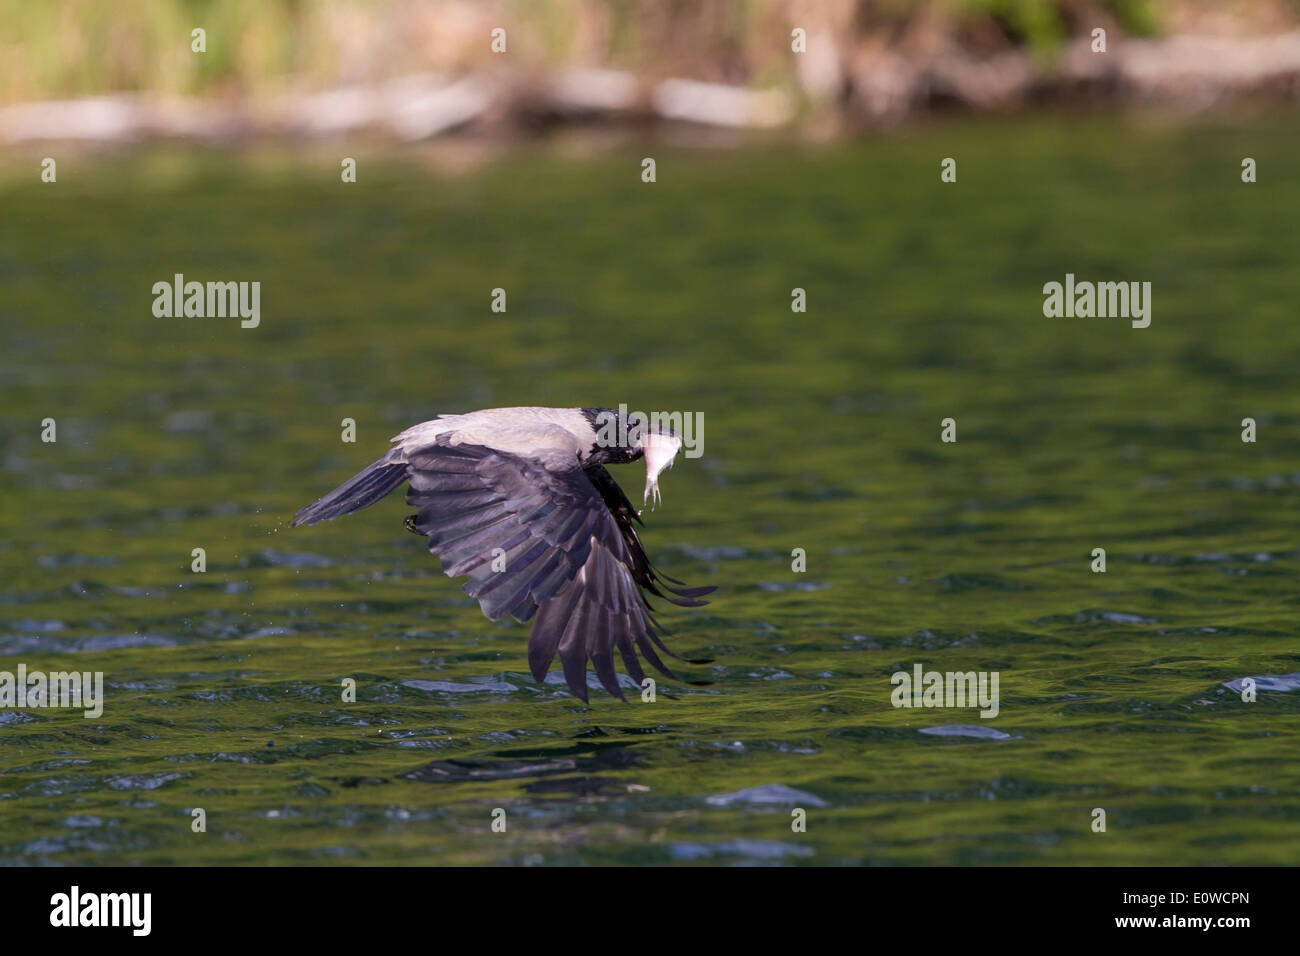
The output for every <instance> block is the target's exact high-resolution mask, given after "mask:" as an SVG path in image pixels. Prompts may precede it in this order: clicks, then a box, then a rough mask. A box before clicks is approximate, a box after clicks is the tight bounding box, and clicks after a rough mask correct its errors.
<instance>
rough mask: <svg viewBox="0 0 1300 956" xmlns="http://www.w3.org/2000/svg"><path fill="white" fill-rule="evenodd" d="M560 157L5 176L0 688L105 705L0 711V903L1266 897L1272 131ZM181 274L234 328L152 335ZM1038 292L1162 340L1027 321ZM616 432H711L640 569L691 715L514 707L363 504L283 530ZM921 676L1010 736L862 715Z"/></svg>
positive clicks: (329, 161)
mask: <svg viewBox="0 0 1300 956" xmlns="http://www.w3.org/2000/svg"><path fill="white" fill-rule="evenodd" d="M339 149H340V150H344V147H342V146H340V147H339ZM573 152H574V150H572V149H551V148H548V147H545V146H539V147H537V148H533V149H527V150H524V151H522V152H520V153H518V154H514V155H511V156H509V157H506V158H503V159H500V160H498V161H495V162H492V163H489V164H487V165H485V166H483V167H481V168H476V169H471V170H468V171H467V170H454V171H452V170H447V169H445V168H444V167H442V166H440V165H439V164H437V163H430V162H425V161H424V160H423V159H421V160H415V159H413V158H411V157H403V156H394V155H391V154H383V153H379V154H376V155H374V156H368V155H366V154H365V153H364V152H362V153H358V148H353V147H348V148H346V150H344V151H343V152H340V153H339V154H338V155H358V158H359V170H360V175H359V181H358V182H357V183H356V184H354V185H343V184H341V183H340V182H338V181H337V171H338V155H335V152H334V151H331V150H330V149H328V148H326V149H320V150H312V151H304V152H302V153H294V154H286V153H279V152H273V153H272V152H264V151H255V152H252V153H248V154H226V153H209V154H195V153H188V152H176V151H173V150H169V149H151V150H144V151H139V152H131V153H125V154H121V155H114V156H96V155H79V154H69V155H68V156H67V157H65V158H62V159H61V160H60V165H59V181H58V183H57V184H55V185H46V184H42V183H40V182H39V179H38V177H37V175H35V174H34V173H33V172H32V170H36V169H38V168H39V166H38V160H39V157H37V158H36V159H34V160H33V161H32V162H30V163H24V162H21V161H20V159H15V160H13V161H11V162H9V163H7V165H6V166H5V167H4V169H3V179H2V180H0V206H2V208H3V209H4V214H3V216H2V217H0V289H3V293H2V295H0V320H2V322H3V328H4V333H5V349H4V354H3V355H0V383H2V385H3V389H4V396H5V400H4V402H3V405H2V406H0V442H2V444H0V459H2V462H3V469H2V470H0V492H2V493H0V514H2V515H3V526H4V532H5V533H4V534H3V536H2V540H0V569H3V572H4V573H3V578H2V579H0V669H9V670H14V669H16V667H17V665H18V664H19V663H23V664H26V666H27V667H28V668H29V669H44V670H65V669H73V668H75V669H77V670H91V671H103V672H104V675H105V681H106V691H107V695H108V699H107V703H106V706H105V709H104V713H103V715H102V717H100V718H98V719H86V718H84V717H82V716H81V715H80V714H74V713H68V712H64V711H52V710H38V709H26V710H17V709H13V710H7V711H0V862H4V863H54V864H74V863H79V864H86V863H89V864H96V863H141V864H171V863H180V864H220V863H257V864H264V863H271V864H275V863H335V862H338V863H409V864H420V863H432V862H437V863H515V864H573V863H587V864H609V863H681V864H701V863H703V864H719V863H721V864H729V863H744V864H800V865H807V864H845V863H848V864H857V863H869V864H937V863H943V864H970V863H1050V864H1139V863H1191V864H1218V863H1242V864H1249V863H1286V862H1293V861H1294V860H1295V859H1296V857H1297V850H1300V769H1298V768H1297V763H1296V760H1295V754H1296V752H1297V731H1298V730H1300V686H1298V683H1300V682H1297V681H1296V680H1295V675H1296V672H1298V671H1300V647H1298V645H1297V640H1296V635H1295V628H1294V619H1295V612H1296V608H1297V596H1296V593H1297V592H1296V588H1295V584H1296V571H1297V569H1298V568H1300V545H1298V544H1297V541H1296V538H1295V533H1294V529H1295V524H1296V515H1297V506H1298V504H1300V446H1298V445H1297V442H1296V435H1297V429H1298V428H1300V395H1298V394H1297V389H1296V388H1295V376H1296V369H1297V368H1300V337H1298V336H1297V333H1296V331H1295V325H1296V313H1295V303H1296V279H1295V277H1296V272H1295V262H1296V260H1297V256H1298V255H1300V238H1298V237H1297V232H1296V230H1295V227H1294V212H1295V210H1296V209H1297V208H1300V181H1297V180H1296V179H1295V178H1294V177H1289V176H1288V175H1287V174H1286V173H1285V172H1284V169H1285V168H1286V164H1288V163H1289V162H1290V159H1291V157H1294V156H1295V155H1297V154H1298V153H1300V130H1297V128H1296V127H1295V124H1294V123H1291V122H1289V121H1288V122H1287V123H1283V124H1279V123H1278V122H1277V120H1276V118H1273V119H1270V120H1269V121H1268V122H1263V121H1261V122H1259V123H1258V124H1243V125H1240V126H1216V127H1213V128H1208V127H1194V128H1188V129H1182V130H1177V129H1163V128H1161V129H1150V128H1147V127H1145V126H1143V125H1142V124H1141V123H1138V122H1119V121H1113V120H1106V121H1100V120H1056V121H1045V120H1023V121H1015V122H1006V123H1000V124H987V123H986V124H984V125H982V126H965V125H947V126H943V127H941V128H936V129H933V130H920V131H915V132H912V133H909V134H906V135H902V136H899V137H897V138H891V139H870V140H866V141H863V142H860V143H857V144H853V145H847V146H838V147H833V148H822V149H810V148H808V149H804V148H793V147H784V148H778V149H764V150H754V151H739V152H711V151H702V150H697V149H692V148H687V147H685V146H678V145H674V144H673V143H671V142H654V143H650V144H646V145H638V146H634V147H628V148H625V149H616V150H614V151H612V152H609V153H604V154H601V155H599V156H596V157H593V158H588V159H575V158H574V156H573ZM644 155H653V156H655V157H656V159H657V162H658V182H657V183H655V184H653V185H647V184H643V183H642V182H641V181H640V158H641V157H642V156H644ZM1247 155H1249V156H1252V157H1254V158H1255V159H1256V160H1257V161H1258V163H1259V168H1260V182H1259V183H1257V184H1255V185H1244V184H1242V183H1241V182H1240V178H1239V169H1240V161H1241V158H1242V157H1243V156H1247ZM946 156H951V157H955V158H956V159H957V160H958V182H957V183H956V184H953V185H944V184H941V183H940V181H939V163H940V160H941V159H942V158H943V157H946ZM176 272H181V273H184V274H185V275H186V276H187V277H189V278H193V279H198V280H200V281H206V280H209V279H212V280H218V279H220V280H249V281H251V280H257V281H260V282H261V283H262V302H261V305H262V320H261V325H260V327H259V328H257V329H241V328H239V326H238V323H237V322H236V321H234V320H222V319H158V318H155V317H154V316H153V315H152V312H151V305H152V301H153V296H152V293H151V288H152V285H153V284H154V283H155V282H157V281H160V280H167V279H170V277H171V276H172V275H173V274H174V273H176ZM1067 272H1073V273H1075V274H1076V275H1078V276H1079V277H1080V278H1091V279H1094V280H1107V279H1110V280H1143V281H1150V282H1152V283H1153V288H1154V308H1153V320H1152V324H1151V327H1150V328H1148V329H1145V330H1136V329H1132V328H1130V327H1129V325H1128V323H1127V322H1126V321H1124V320H1122V319H1045V318H1044V317H1043V315H1042V293H1041V288H1042V285H1043V283H1044V282H1047V281H1052V280H1058V281H1059V280H1062V279H1063V278H1064V275H1065V273H1067ZM795 287H799V288H803V289H805V290H806V292H807V301H808V311H807V312H806V313H803V314H796V313H792V312H791V310H790V301H791V290H792V289H793V288H795ZM495 288H503V289H505V290H506V291H507V296H508V299H507V302H508V311H507V312H506V313H505V314H496V313H493V312H491V311H490V308H489V306H490V302H491V294H492V290H493V289H495ZM619 402H627V403H628V404H629V406H631V407H633V408H643V409H665V410H669V409H674V410H685V411H700V412H702V413H703V414H704V419H705V435H704V438H705V442H704V451H705V454H704V457H703V458H701V459H698V460H688V461H679V462H678V464H677V467H676V468H674V470H672V471H671V472H668V473H667V474H666V475H665V476H664V479H663V491H664V498H665V501H664V507H663V508H661V509H660V510H658V511H656V512H654V513H653V514H652V515H647V519H648V521H647V524H648V526H647V529H646V531H645V534H644V538H645V541H646V544H647V547H648V549H649V551H650V553H651V555H652V557H653V558H654V559H655V560H656V561H658V562H659V563H660V565H661V566H662V568H663V569H664V570H665V571H666V572H667V573H669V574H671V575H673V576H675V577H678V578H682V579H684V580H686V581H688V582H690V583H693V584H696V583H699V584H705V583H707V584H716V585H718V587H719V591H718V593H717V595H716V600H715V601H714V603H713V604H712V605H710V606H709V607H708V608H705V609H703V610H701V611H695V612H677V611H672V612H669V613H666V614H665V623H666V624H668V626H669V627H670V628H671V629H673V630H674V632H675V634H674V636H673V638H672V639H671V643H670V646H672V647H673V648H674V649H675V650H677V651H679V652H680V653H684V654H687V655H689V656H706V657H711V658H713V659H714V661H715V663H713V664H712V665H709V666H704V667H694V668H687V669H686V671H685V673H689V674H690V675H691V677H692V678H694V679H697V680H707V681H710V682H711V683H709V684H707V685H703V686H692V685H690V684H687V683H684V682H681V681H667V680H666V681H663V682H662V683H661V684H660V687H659V689H660V694H659V696H658V699H657V701H656V702H655V703H653V704H643V703H640V702H634V703H629V704H626V705H624V704H619V703H618V702H616V701H613V700H611V699H610V698H609V697H608V696H606V695H604V694H603V693H601V692H599V691H595V692H594V693H593V696H592V703H591V706H590V707H585V706H582V705H581V703H580V702H578V701H577V700H575V699H574V698H573V697H572V696H570V695H569V694H568V693H567V691H566V690H565V688H564V685H563V683H562V681H561V680H560V679H559V677H558V675H556V674H553V675H552V678H551V680H549V681H548V682H547V683H546V684H544V685H539V684H537V683H535V682H534V681H533V680H532V678H531V677H530V676H528V673H527V662H526V656H525V648H526V630H525V628H523V627H522V626H519V625H514V624H500V625H498V624H492V623H490V622H488V621H486V620H485V619H484V618H483V616H482V615H481V613H480V612H479V611H478V609H477V606H476V605H475V604H474V603H473V602H472V601H470V600H469V599H468V598H466V597H465V596H464V595H463V594H462V593H461V592H460V591H459V588H458V586H457V585H456V584H454V583H453V582H451V581H449V580H447V579H446V578H445V577H444V576H443V575H442V574H441V571H440V570H439V567H438V562H437V561H436V559H434V558H432V557H430V556H429V555H428V554H427V553H426V552H425V551H424V548H423V546H422V544H421V542H420V541H419V540H418V539H416V538H415V537H413V536H412V535H410V534H408V533H407V532H406V531H405V530H404V529H403V528H402V518H403V517H404V516H405V515H406V513H407V512H408V510H409V509H407V508H406V506H405V505H404V504H403V503H402V502H401V500H400V499H399V498H398V497H396V496H395V497H394V498H393V499H391V500H387V501H385V502H383V503H381V504H380V505H377V506H376V507H374V508H372V509H371V510H369V511H366V512H363V513H361V514H357V515H353V516H351V517H348V518H345V519H343V520H340V521H336V522H331V523H328V524H325V525H321V526H318V527H314V528H310V529H296V530H293V531H290V530H289V529H288V526H287V519H288V518H289V517H290V516H291V515H292V513H293V512H294V511H295V510H296V509H297V508H298V507H300V506H302V505H303V504H305V503H307V502H309V501H311V500H312V499H314V498H315V497H317V496H318V495H319V494H321V493H323V492H324V491H326V490H328V489H329V488H331V487H333V486H334V485H335V484H337V483H338V482H340V481H341V480H343V479H344V478H346V477H348V476H349V475H350V474H352V472H354V471H355V470H357V469H359V468H360V467H362V466H363V465H365V464H366V463H368V462H369V461H371V460H372V459H374V458H376V457H378V455H379V454H381V453H382V451H383V449H384V447H385V446H386V442H387V439H388V438H389V437H390V436H391V435H393V434H395V433H396V432H397V431H399V430H401V429H402V428H404V427H405V426H407V425H409V424H411V423H413V422H416V421H420V420H423V419H426V418H429V417H431V416H432V415H433V414H435V413H437V412H439V411H463V410H467V409H472V408H478V407H484V406H493V405H509V404H552V405H596V404H603V405H617V404H618V403H619ZM1248 416H1249V417H1253V418H1254V419H1255V420H1256V421H1257V423H1258V432H1259V441H1258V442H1256V443H1254V444H1244V443H1243V442H1242V441H1241V437H1240V433H1241V420H1242V419H1243V418H1245V417H1248ZM47 417H48V418H54V419H55V420H56V421H57V428H58V432H57V434H58V441H57V442H56V443H53V444H47V443H42V442H41V440H40V433H41V426H40V423H41V421H42V419H44V418H47ZM948 417H951V418H954V419H955V420H956V422H957V430H958V441H957V442H956V443H955V444H943V443H941V442H940V441H939V433H940V421H941V420H942V419H944V418H948ZM345 418H351V419H354V420H355V422H356V424H357V442H356V443H355V444H346V443H344V442H342V441H341V440H340V431H341V428H340V422H341V421H342V420H343V419H345ZM616 477H618V478H619V479H620V480H621V481H623V483H624V486H625V487H626V488H627V489H628V490H629V492H630V493H632V494H634V495H637V494H639V491H640V479H641V475H640V472H639V471H638V469H637V467H636V466H632V467H629V468H624V469H619V470H616ZM200 547H201V548H204V549H205V551H206V555H207V571H206V573H203V574H195V573H193V572H192V571H191V570H190V565H191V560H192V558H191V552H192V549H194V548H200ZM1098 547H1103V548H1105V549H1106V552H1107V571H1106V573H1104V574H1094V573H1092V571H1091V570H1090V563H1091V560H1092V559H1091V553H1092V551H1093V549H1094V548H1098ZM795 548H802V549H804V550H805V551H806V554H807V570H806V572H804V573H794V572H792V570H791V552H792V550H793V549H795ZM917 663H920V664H922V665H923V667H924V668H925V669H927V670H932V669H933V670H943V671H948V670H960V671H967V670H976V671H997V672H998V673H999V674H1000V687H1001V697H1002V699H1001V709H1000V713H999V715H998V716H997V718H996V719H993V720H987V721H986V720H981V719H980V718H979V716H978V714H977V713H976V712H975V711H974V710H969V709H966V710H956V709H953V710H928V711H926V710H920V711H918V710H905V709H895V708H894V707H892V706H891V704H890V691H891V690H892V686H891V684H890V675H891V674H892V673H893V672H895V671H897V670H908V671H910V670H911V669H912V667H913V666H914V665H915V664H917ZM1268 675H1271V676H1268ZM684 676H685V674H684ZM1248 676H1254V677H1256V678H1257V679H1259V680H1258V683H1259V688H1260V689H1259V693H1258V700H1257V701H1256V702H1254V703H1243V702H1242V700H1241V697H1240V694H1239V692H1238V689H1239V687H1240V684H1239V683H1238V684H1231V686H1228V685H1229V684H1230V683H1231V682H1234V681H1240V679H1242V678H1244V677H1248ZM1266 676H1268V679H1267V680H1264V679H1262V678H1264V677H1266ZM347 677H350V678H353V679H355V680H356V682H357V687H358V690H357V700H356V702H355V703H344V702H342V701H341V699H340V681H341V680H342V679H343V678H347ZM963 728H966V729H964V730H963ZM972 728H973V729H972ZM196 807H201V808H203V809H204V810H205V811H206V814H207V832H206V833H203V834H199V833H194V832H192V831H191V810H192V809H193V808H196ZM1098 807H1100V808H1104V809H1105V810H1106V812H1107V823H1108V827H1107V832H1106V833H1104V834H1099V833H1094V832H1092V829H1091V824H1092V821H1093V810H1094V808H1098ZM497 808H501V809H504V810H505V811H506V818H507V821H508V828H507V831H506V832H505V833H504V834H502V833H494V832H492V830H491V822H492V814H493V811H494V810H495V809H497ZM793 808H802V809H804V810H805V811H806V812H807V831H806V832H804V833H796V832H792V829H791V811H792V809H793Z"/></svg>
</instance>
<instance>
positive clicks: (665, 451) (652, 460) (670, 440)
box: [641, 432, 682, 506]
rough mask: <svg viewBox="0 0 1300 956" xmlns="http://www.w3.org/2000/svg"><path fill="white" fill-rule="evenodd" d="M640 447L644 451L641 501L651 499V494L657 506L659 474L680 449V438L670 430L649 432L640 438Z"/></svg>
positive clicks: (669, 464)
mask: <svg viewBox="0 0 1300 956" xmlns="http://www.w3.org/2000/svg"><path fill="white" fill-rule="evenodd" d="M641 448H642V450H643V451H644V453H645V494H644V495H643V496H642V503H643V504H644V503H645V502H646V501H649V500H651V496H653V502H654V505H655V506H657V505H658V504H659V502H660V500H661V499H660V495H659V475H660V474H661V473H662V472H663V471H664V470H665V469H667V468H671V467H672V466H673V459H674V458H676V457H677V453H678V452H679V451H681V449H682V440H681V439H680V438H678V437H677V436H676V435H674V434H673V433H672V432H667V433H663V434H656V433H651V434H648V435H646V436H645V437H644V438H643V439H642V440H641Z"/></svg>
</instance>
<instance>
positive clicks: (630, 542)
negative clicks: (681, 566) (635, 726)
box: [406, 443, 714, 701]
mask: <svg viewBox="0 0 1300 956" xmlns="http://www.w3.org/2000/svg"><path fill="white" fill-rule="evenodd" d="M595 471H597V469H593V470H591V471H587V472H584V471H583V469H582V468H581V467H580V466H579V464H578V461H577V458H576V457H568V456H565V455H564V454H563V453H558V452H557V453H556V454H553V455H542V456H539V457H536V458H534V457H531V456H530V457H524V456H519V455H513V454H509V453H506V452H502V451H499V450H495V449H492V448H488V447H485V446H478V445H464V444H462V445H451V444H448V443H438V444H435V445H431V446H429V447H427V448H423V449H420V450H418V451H415V452H413V453H411V454H410V455H409V457H408V473H409V475H410V489H409V490H408V492H407V496H406V500H407V503H408V504H410V505H413V506H414V507H416V508H417V509H418V511H417V512H416V514H414V515H412V516H411V517H410V518H408V519H407V527H408V528H410V529H411V530H412V531H415V532H417V533H419V534H423V535H425V536H427V537H428V539H429V550H430V551H432V552H434V553H435V554H437V555H438V556H439V557H440V558H441V559H442V563H443V570H444V571H445V572H446V573H447V575H448V576H450V577H459V576H461V575H468V576H469V578H470V581H469V583H468V584H466V585H465V588H464V590H465V593H466V594H469V595H470V596H471V597H473V598H475V599H476V600H478V602H479V604H480V605H481V606H482V608H483V613H484V614H486V615H487V616H488V617H489V618H490V619H492V620H500V619H501V618H503V617H505V616H506V615H511V616H513V617H514V618H515V619H516V620H519V621H527V620H529V619H530V618H532V617H533V616H534V615H536V620H535V621H534V624H533V631H532V636H531V637H530V639H529V644H528V662H529V667H530V669H531V670H532V673H533V676H534V677H535V678H536V679H537V680H539V681H540V680H542V679H544V678H545V676H546V672H547V670H548V669H549V668H550V665H551V661H552V660H553V659H554V658H555V655H556V654H557V653H558V654H559V656H560V661H561V664H562V665H563V668H564V676H565V680H566V681H567V682H568V685H569V688H570V689H571V690H572V691H573V693H574V694H575V695H577V696H578V697H580V698H581V699H582V700H584V701H585V700H586V699H587V681H586V666H587V661H588V660H590V661H591V662H592V665H593V666H594V667H595V670H596V675H597V677H598V678H599V679H600V682H601V684H602V686H604V688H605V689H606V690H607V691H609V692H610V693H611V694H613V695H614V696H616V697H619V698H622V697H623V693H622V691H621V690H620V689H619V686H618V676H617V674H616V673H615V671H614V649H615V648H616V647H617V649H618V651H619V653H620V656H621V657H622V658H623V664H624V666H625V667H626V669H627V672H628V673H629V674H630V675H631V676H632V678H633V679H634V680H635V681H636V682H637V683H640V682H641V681H642V680H643V679H644V677H645V675H644V672H643V671H642V670H641V666H640V663H639V661H638V660H637V656H636V650H637V649H639V650H640V651H641V653H642V654H643V655H644V656H645V658H646V660H648V661H649V662H650V663H651V664H652V665H654V666H655V667H656V668H657V669H658V670H659V671H660V672H661V673H663V674H665V675H667V676H669V677H673V676H674V675H673V673H672V672H671V671H670V670H669V669H668V668H667V667H666V666H665V665H664V663H663V661H662V660H661V659H660V658H659V656H658V654H657V653H656V651H655V648H656V647H657V648H658V649H659V650H661V651H663V652H664V653H667V654H670V655H671V652H670V651H668V649H667V648H666V647H664V645H663V642H662V640H661V639H660V637H659V634H660V633H662V628H660V627H659V625H658V623H657V622H656V621H655V620H654V618H653V616H652V615H651V613H650V607H649V605H648V604H647V603H646V600H645V597H644V596H643V595H642V593H641V590H640V587H645V588H647V589H648V590H650V591H651V592H652V593H655V594H658V595H660V596H663V597H668V599H669V600H672V601H674V602H675V603H679V604H683V605H689V606H698V605H700V604H704V603H706V602H703V601H699V600H697V599H698V597H699V596H700V595H701V594H705V593H708V592H710V591H712V590H714V589H713V588H686V589H677V588H671V587H669V586H668V585H667V584H666V583H665V580H668V581H671V580H672V579H664V578H663V577H662V576H660V575H658V574H657V573H656V572H655V570H654V568H653V567H652V566H651V565H650V562H649V560H648V559H647V558H646V555H645V551H644V549H643V548H642V547H641V544H640V541H639V540H638V539H637V536H636V532H635V530H634V529H633V528H632V519H633V518H634V517H635V512H633V511H632V507H631V505H630V504H629V503H628V502H627V499H626V497H625V496H623V493H622V491H621V489H619V488H618V486H617V484H614V480H613V478H611V477H610V476H609V473H608V472H606V471H605V470H604V469H603V468H599V469H598V472H599V474H595V473H593V472H595ZM610 486H612V490H611V487H610ZM611 502H612V503H611ZM673 583H675V584H680V583H681V582H676V581H674V582H673ZM657 585H658V586H657ZM659 586H662V587H664V588H666V589H668V590H670V591H671V592H672V593H673V595H676V596H675V597H669V596H668V595H665V594H663V592H662V591H661V590H660V589H659ZM672 656H675V655H672Z"/></svg>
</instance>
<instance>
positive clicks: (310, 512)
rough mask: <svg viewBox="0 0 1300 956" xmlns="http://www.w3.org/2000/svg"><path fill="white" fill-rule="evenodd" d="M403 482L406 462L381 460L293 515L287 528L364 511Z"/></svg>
mask: <svg viewBox="0 0 1300 956" xmlns="http://www.w3.org/2000/svg"><path fill="white" fill-rule="evenodd" d="M404 481H406V463H405V462H400V461H398V462H394V461H389V460H388V459H387V458H381V459H379V461H377V462H375V463H373V464H372V465H370V466H369V467H367V468H366V469H365V470H363V471H361V472H359V473H357V474H355V475H353V476H352V477H351V478H349V479H348V480H347V481H345V482H343V484H341V485H339V486H338V487H337V488H335V489H334V490H333V491H331V492H330V493H329V494H328V495H326V496H325V497H323V498H321V499H320V500H319V501H314V502H312V503H311V504H309V505H308V506H307V507H306V508H303V509H302V510H301V511H299V512H298V513H297V514H296V515H294V516H293V524H292V526H291V527H294V528H296V527H298V525H300V524H316V522H318V521H328V520H329V519H330V518H337V517H339V516H340V515H349V514H352V512H354V511H360V510H361V509H362V508H368V507H370V506H371V505H373V504H374V503H375V502H376V501H378V500H379V499H380V498H382V497H384V495H386V494H388V493H389V492H390V491H393V490H394V489H395V488H397V486H398V485H400V484H401V483H402V482H404Z"/></svg>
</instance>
